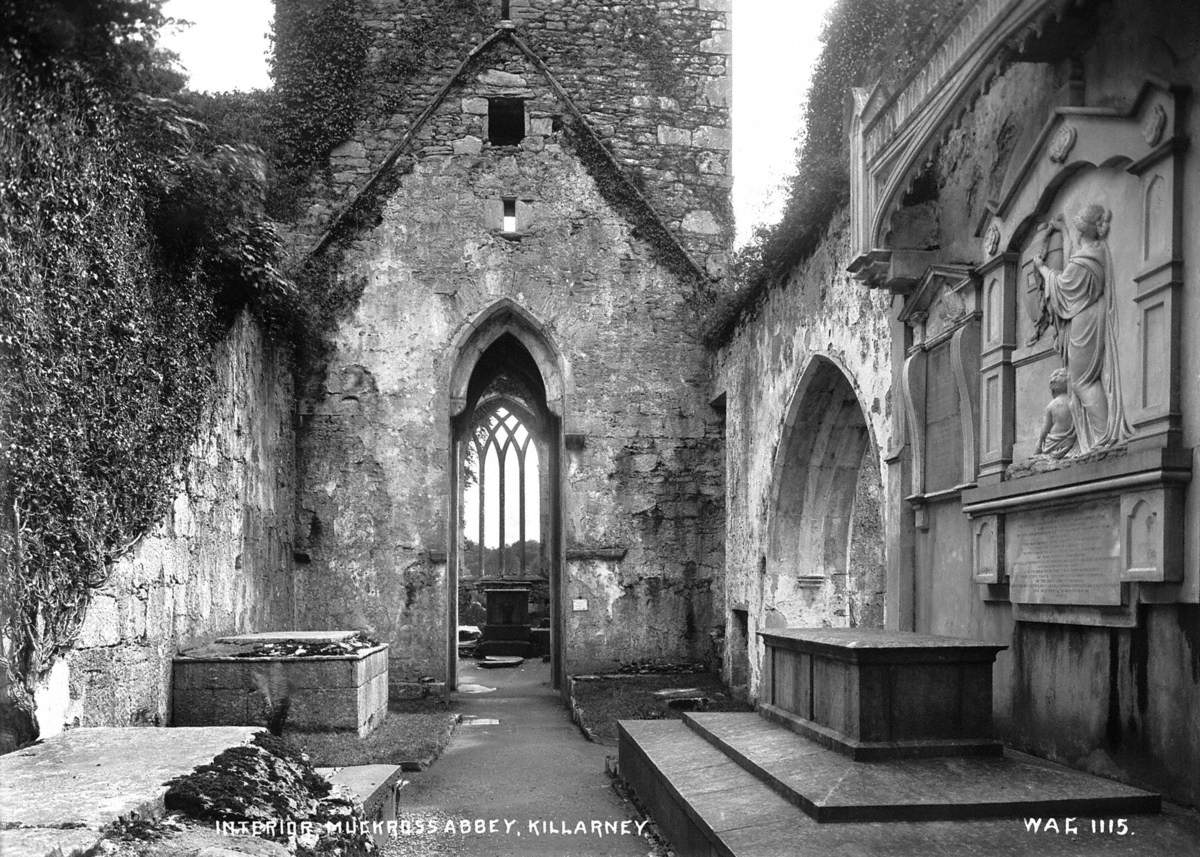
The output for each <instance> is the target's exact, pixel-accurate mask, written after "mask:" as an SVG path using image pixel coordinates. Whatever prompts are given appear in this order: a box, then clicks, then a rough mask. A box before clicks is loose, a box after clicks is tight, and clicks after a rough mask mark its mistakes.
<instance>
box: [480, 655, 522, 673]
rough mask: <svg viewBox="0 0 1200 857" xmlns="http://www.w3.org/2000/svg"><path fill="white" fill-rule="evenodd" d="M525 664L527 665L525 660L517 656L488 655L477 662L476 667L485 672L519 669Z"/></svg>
mask: <svg viewBox="0 0 1200 857" xmlns="http://www.w3.org/2000/svg"><path fill="white" fill-rule="evenodd" d="M523 663H525V659H524V658H520V657H517V656H516V655H488V656H487V657H485V658H481V659H480V660H479V661H477V662H476V664H475V665H476V666H478V667H482V668H483V669H485V670H494V669H499V668H502V667H519V666H520V665H521V664H523Z"/></svg>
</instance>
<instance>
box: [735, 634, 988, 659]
mask: <svg viewBox="0 0 1200 857" xmlns="http://www.w3.org/2000/svg"><path fill="white" fill-rule="evenodd" d="M758 635H759V636H760V637H762V638H763V640H765V641H768V643H769V644H770V645H774V646H778V647H779V648H783V649H790V650H792V651H819V652H821V653H822V654H824V655H827V656H830V657H842V658H847V659H853V660H859V659H864V658H869V659H871V660H876V659H885V660H891V659H896V660H901V661H903V660H908V659H912V658H921V657H922V656H923V655H932V656H935V657H936V656H940V655H946V656H952V657H953V656H955V655H957V656H970V655H972V654H975V653H978V654H980V655H984V654H988V653H990V655H991V656H995V653H996V652H999V651H1001V650H1003V649H1007V648H1008V646H1006V645H1004V644H1003V643H988V642H985V641H983V640H969V639H966V638H963V637H941V636H935V635H932V634H914V633H910V632H908V631H882V630H877V629H873V628H779V629H778V630H774V631H759V632H758Z"/></svg>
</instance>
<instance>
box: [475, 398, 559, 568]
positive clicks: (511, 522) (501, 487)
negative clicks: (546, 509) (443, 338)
mask: <svg viewBox="0 0 1200 857" xmlns="http://www.w3.org/2000/svg"><path fill="white" fill-rule="evenodd" d="M523 411H524V409H523V408H520V407H519V406H517V405H516V404H515V403H513V402H510V401H508V400H507V399H496V400H492V401H490V402H486V403H483V404H481V406H480V407H479V409H478V411H477V412H476V418H475V420H474V421H473V426H472V431H471V432H470V434H469V436H468V438H467V443H466V462H465V464H466V473H467V486H466V491H465V498H464V499H465V503H464V513H465V514H464V520H463V536H464V539H465V540H466V541H467V542H473V543H474V546H475V548H476V549H475V550H470V548H469V547H468V551H467V553H468V556H469V559H470V560H473V561H474V564H475V567H474V568H468V569H466V571H467V573H468V574H477V575H478V576H480V577H512V576H515V577H527V576H530V575H531V574H533V573H536V571H537V570H536V569H533V568H532V561H533V560H535V558H537V557H538V556H539V555H540V551H539V550H538V549H537V548H538V542H539V541H540V535H541V533H540V530H541V526H540V519H541V503H540V495H539V479H538V464H539V461H538V450H537V443H536V442H535V437H534V427H533V426H531V425H529V423H530V422H531V417H530V415H529V414H528V413H522V412H523ZM531 554H532V555H531Z"/></svg>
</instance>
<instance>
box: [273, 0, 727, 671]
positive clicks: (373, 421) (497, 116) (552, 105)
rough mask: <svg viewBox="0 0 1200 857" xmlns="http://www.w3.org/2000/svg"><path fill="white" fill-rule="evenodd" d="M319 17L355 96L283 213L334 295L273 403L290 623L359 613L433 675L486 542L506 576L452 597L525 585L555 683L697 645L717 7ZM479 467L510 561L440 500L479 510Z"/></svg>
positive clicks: (445, 9) (711, 529)
mask: <svg viewBox="0 0 1200 857" xmlns="http://www.w3.org/2000/svg"><path fill="white" fill-rule="evenodd" d="M305 2H309V0H301V2H299V3H296V2H290V3H286V4H285V3H284V0H280V3H279V9H280V12H281V13H282V12H284V11H285V10H287V9H288V8H294V7H296V6H297V5H301V6H302V5H304V3H305ZM347 5H349V6H351V7H352V8H353V9H355V10H356V12H355V14H357V15H360V16H361V17H360V18H359V20H358V24H359V26H360V27H361V30H362V32H363V33H364V34H365V35H366V38H367V45H366V54H365V56H366V60H365V63H364V72H363V84H362V85H363V92H362V94H363V97H364V103H365V104H366V107H365V108H364V109H363V111H362V115H361V117H360V119H359V121H358V122H357V124H356V125H355V127H354V129H353V131H352V132H351V134H350V135H349V138H348V139H346V140H345V141H344V142H342V143H341V144H340V145H339V146H338V147H337V148H336V149H334V151H333V152H332V154H331V155H330V157H329V159H328V164H327V168H326V169H318V170H317V171H316V174H314V176H313V178H312V182H311V184H310V186H309V188H310V192H309V197H310V198H309V199H308V200H307V201H306V204H305V206H304V207H303V210H304V211H305V212H306V213H305V215H304V216H303V218H302V219H301V221H300V222H298V223H296V224H294V227H295V230H294V235H295V238H296V246H297V252H298V253H299V254H300V255H302V256H304V257H308V258H309V259H312V260H314V261H321V262H322V263H323V264H325V265H326V266H328V269H329V270H331V271H332V278H333V280H334V282H335V283H336V284H337V285H338V286H339V291H341V292H344V293H345V294H347V295H349V296H350V297H348V298H347V299H346V300H345V301H343V302H342V304H341V306H340V307H339V308H338V309H337V310H336V317H334V318H331V319H330V320H329V324H330V333H329V334H328V337H327V341H326V342H325V343H324V344H323V349H322V351H323V357H322V358H321V359H320V360H319V361H317V364H318V365H314V366H313V367H312V372H311V374H310V377H309V383H308V384H307V388H306V389H303V390H301V391H300V395H301V398H300V403H299V422H298V427H297V431H298V440H297V450H298V468H299V483H298V500H297V515H298V521H297V524H298V536H297V537H298V546H297V552H296V558H297V565H296V581H295V587H296V603H297V621H298V623H299V624H298V627H302V628H304V627H309V628H319V627H333V626H340V627H346V626H349V627H360V626H361V627H369V628H370V629H372V630H373V632H374V633H375V634H376V635H377V636H378V637H379V638H380V639H381V640H383V641H385V642H389V643H390V644H391V646H392V649H391V663H392V675H393V680H403V679H405V678H412V677H416V676H418V675H422V674H428V675H434V676H440V675H441V674H443V672H445V673H446V674H447V676H448V678H450V680H451V681H453V680H454V679H453V676H454V673H453V669H449V670H448V669H447V664H449V665H451V666H452V665H453V664H454V658H453V653H454V650H455V640H456V635H455V634H454V626H455V624H456V614H457V609H456V605H457V603H458V598H459V594H460V590H459V584H460V583H461V582H462V580H464V579H466V578H471V577H473V576H478V568H479V567H480V565H479V563H480V562H481V559H480V557H481V556H482V555H485V554H486V556H485V557H484V559H483V560H482V561H483V563H484V565H486V564H487V563H488V562H492V563H493V565H496V564H497V563H499V562H500V558H501V557H509V559H508V566H507V567H506V568H504V570H503V571H497V569H491V570H489V568H483V577H484V578H485V581H484V583H483V585H480V584H479V581H476V582H475V583H476V586H477V588H484V587H485V586H486V585H489V584H487V582H486V581H487V579H490V578H489V575H491V574H493V573H496V574H498V575H500V578H499V579H498V583H497V585H499V584H500V583H509V582H513V581H516V582H517V583H521V584H524V585H532V586H533V588H534V590H538V588H539V584H541V591H543V592H544V593H545V597H546V599H547V604H546V608H547V609H546V613H547V615H546V622H545V623H544V624H546V625H548V626H549V627H550V628H551V639H552V640H553V643H552V646H551V648H552V650H553V653H554V658H553V668H554V676H555V679H556V681H558V680H560V679H561V677H562V675H564V674H565V672H566V671H568V670H569V671H571V672H575V671H579V670H581V669H588V670H590V669H600V668H611V667H613V666H615V665H616V664H618V663H621V662H628V661H632V660H641V659H649V658H654V659H681V658H702V657H706V656H708V655H709V654H710V652H709V649H710V646H711V643H710V631H711V630H712V629H713V627H714V623H715V622H716V621H718V620H719V617H720V616H721V615H722V610H723V608H722V605H721V604H720V598H721V594H720V593H721V590H722V579H721V575H722V569H723V564H724V553H723V535H724V510H723V493H724V484H723V477H722V473H723V461H724V455H725V452H724V426H723V415H722V413H721V411H720V410H719V409H718V408H716V407H714V406H713V397H712V394H711V391H710V387H709V382H708V378H709V377H710V355H709V353H708V352H707V351H706V349H705V347H704V344H703V342H702V338H701V327H702V315H703V312H704V310H705V309H706V307H707V306H708V305H709V302H711V300H712V299H713V297H714V296H715V294H716V293H717V292H718V291H719V290H720V289H721V288H722V285H721V279H722V277H723V276H724V271H725V266H726V264H727V262H728V254H729V251H730V245H731V239H732V215H731V209H730V201H729V187H730V184H731V179H730V175H729V149H730V127H729V72H730V68H729V49H730V32H729V29H728V26H729V8H728V7H729V4H728V2H727V0H677V1H676V2H650V0H638V1H637V2H627V3H623V4H621V5H619V6H614V5H612V4H608V3H604V2H600V0H511V2H498V1H497V2H482V0H459V2H451V3H447V2H445V0H405V2H398V0H365V2H361V3H359V4H357V5H354V4H347ZM400 67H402V70H403V72H404V73H403V75H402V76H403V84H402V85H400V86H393V85H392V84H393V82H394V80H395V79H396V77H395V75H396V73H397V68H400ZM504 420H510V421H511V425H509V427H508V429H504V428H502V427H500V428H498V426H500V424H501V423H502V422H503V421H504ZM513 426H517V428H513ZM485 436H486V438H485ZM480 438H485V439H486V440H488V441H489V442H490V440H495V441H496V444H497V446H496V449H497V450H500V449H501V446H502V445H503V444H504V443H507V442H508V441H509V440H512V441H513V443H514V444H515V445H521V444H524V445H525V446H524V447H523V450H524V451H523V452H522V455H523V456H525V458H524V459H523V460H534V459H535V463H534V464H533V470H532V471H531V472H532V473H533V475H532V476H528V477H526V476H525V475H516V476H515V475H514V474H518V473H521V474H523V471H520V470H519V469H518V470H513V471H507V470H506V468H505V467H503V466H502V467H499V468H498V469H493V470H489V469H488V466H487V465H483V466H480V465H479V464H478V461H477V460H476V459H473V458H471V449H472V448H474V447H475V445H476V441H477V440H478V439H480ZM525 438H529V439H530V440H525ZM480 449H482V447H480ZM529 449H533V450H535V451H536V454H535V453H533V452H529V451H528V450H529ZM487 454H488V453H487V452H486V450H483V455H485V456H486V455H487ZM494 454H501V453H499V452H498V453H494ZM505 472H507V473H508V487H507V488H504V489H502V490H501V491H499V492H497V494H496V495H494V496H496V497H497V499H498V498H499V497H501V496H502V497H504V498H505V499H504V501H502V502H505V503H507V506H508V509H509V512H508V513H506V514H501V516H500V520H501V521H505V522H506V523H507V525H508V535H507V536H504V535H501V536H500V537H499V540H498V541H499V544H500V545H502V546H507V545H510V544H511V545H513V547H512V548H511V550H510V549H508V548H507V547H506V548H505V549H503V550H492V551H491V553H489V552H488V550H487V548H488V547H489V542H488V540H489V536H488V535H485V534H484V533H483V530H482V529H478V528H477V523H476V520H477V518H476V516H478V515H480V512H479V504H480V501H479V500H478V499H475V500H471V499H469V496H468V495H469V494H470V492H471V491H476V490H478V491H482V492H483V494H482V496H483V497H484V500H483V503H485V504H486V503H490V502H493V501H491V500H488V499H487V498H488V497H489V496H493V495H491V494H489V493H488V492H491V491H494V490H495V487H496V482H497V480H498V479H502V478H503V477H502V476H501V474H503V473H505ZM480 483H484V484H483V485H481V484H480ZM474 496H475V497H476V498H478V496H480V495H479V494H478V493H476V494H475V495H474ZM518 506H519V508H520V511H519V512H514V511H513V510H514V509H517V508H518ZM514 516H515V517H514ZM482 526H483V525H482V523H480V524H478V527H482ZM488 528H490V529H495V524H494V523H493V524H489V525H488ZM477 532H478V533H480V535H479V536H478V537H477V536H476V535H475V534H476V533H477ZM502 532H503V531H502ZM534 534H536V538H533V537H531V536H532V535H534ZM490 539H491V540H492V541H496V536H495V535H494V534H493V535H491V536H490ZM481 543H482V544H484V546H485V549H484V550H481V549H480V547H479V545H480V544H481ZM518 543H519V546H518ZM520 549H525V550H526V551H527V552H528V554H529V556H527V557H525V558H524V559H520V560H518V559H516V558H515V557H517V555H518V553H519V552H520ZM529 557H536V560H537V561H536V562H532V561H530V558H529ZM493 561H494V562H493ZM521 563H525V564H524V565H522V564H521ZM497 568H501V567H500V566H497ZM504 577H507V578H509V580H505V579H503V578H504ZM535 606H536V605H535Z"/></svg>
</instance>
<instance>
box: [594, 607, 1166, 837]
mask: <svg viewBox="0 0 1200 857" xmlns="http://www.w3.org/2000/svg"><path fill="white" fill-rule="evenodd" d="M760 636H761V637H762V638H763V641H764V642H765V643H766V645H767V654H766V663H765V664H764V669H763V681H764V685H765V686H764V688H763V696H762V699H764V700H766V701H764V702H760V704H759V711H758V714H751V713H742V712H732V713H725V712H710V713H690V714H684V715H683V721H682V722H679V721H674V720H665V721H664V720H648V721H636V720H623V721H620V722H619V723H618V733H619V741H620V749H619V757H620V760H619V766H620V771H621V776H622V777H623V778H624V779H625V780H626V782H627V783H628V784H629V785H630V786H631V788H632V789H633V790H634V791H635V792H636V793H637V795H638V797H639V799H640V800H641V801H642V802H643V803H644V804H645V805H646V806H647V808H648V810H649V812H650V814H651V815H652V816H653V817H654V819H655V820H656V821H657V822H658V823H659V825H660V826H661V827H662V828H663V830H664V832H665V833H666V835H667V836H668V838H669V839H670V840H671V842H672V845H673V846H674V848H675V850H676V852H677V853H680V854H711V853H721V854H737V853H739V852H740V853H746V854H750V853H780V854H783V853H787V854H793V853H801V849H799V848H798V847H797V845H798V840H797V838H796V833H797V831H803V832H804V834H805V836H811V837H815V838H814V839H813V840H812V841H813V842H814V843H819V844H816V845H814V847H812V848H811V849H810V850H808V851H807V852H805V853H813V854H820V853H832V852H833V851H835V850H838V849H837V847H834V846H836V845H839V844H840V842H841V840H839V839H838V838H837V835H836V834H824V833H821V832H820V829H821V828H822V827H827V825H825V824H823V823H824V822H839V823H841V824H845V823H851V824H852V823H858V822H878V821H906V822H914V823H923V822H946V821H954V820H962V819H988V818H1019V817H1022V816H1042V817H1045V816H1051V815H1056V816H1085V815H1086V816H1089V817H1101V816H1108V815H1113V816H1117V815H1120V816H1128V815H1129V814H1131V813H1157V812H1159V810H1160V808H1161V798H1160V797H1159V795H1157V794H1153V793H1150V792H1146V791H1142V790H1140V789H1136V788H1132V787H1129V786H1125V785H1122V784H1120V783H1115V782H1111V781H1109V780H1105V779H1102V778H1099V777H1094V776H1090V775H1088V774H1084V773H1081V772H1079V771H1073V770H1070V769H1067V768H1063V767H1061V766H1058V765H1052V764H1049V763H1046V762H1043V761H1042V760H1038V759H1033V758H1032V757H1028V756H1023V755H1021V754H1017V753H1012V752H1007V751H1005V750H1004V749H1003V747H1002V746H1001V745H1000V744H999V743H997V742H996V741H995V740H993V739H992V737H991V728H992V724H991V721H992V690H991V670H992V662H993V659H994V658H995V656H996V653H997V652H998V651H999V650H1001V649H1003V648H1004V646H1001V645H996V644H993V643H986V642H981V641H977V640H962V639H955V638H947V637H933V636H925V635H920V634H911V633H905V632H885V631H873V630H867V629H832V628H811V629H810V628H794V629H784V630H778V631H771V632H760ZM812 822H817V825H816V827H813V826H812ZM841 824H838V825H834V826H837V827H840V826H841ZM768 829H770V830H777V831H778V835H777V836H772V837H770V838H769V841H758V840H757V839H756V840H755V841H753V842H749V841H746V838H745V834H746V832H747V831H753V830H763V831H765V830H768ZM1010 829H1011V828H1010ZM934 833H935V831H934V830H933V829H932V828H931V829H928V830H925V831H923V835H925V836H928V837H930V841H932V837H933V835H934ZM936 834H937V836H939V837H943V838H945V837H947V836H948V837H950V839H947V840H946V841H947V842H950V841H951V839H953V840H955V841H957V842H958V843H959V844H960V845H965V844H966V843H967V842H968V841H969V840H970V838H971V834H970V833H968V832H967V831H966V830H965V829H963V830H961V831H952V830H950V829H949V828H946V827H941V828H938V829H937V830H936ZM985 838H986V837H985ZM1030 841H1031V842H1032V840H1030ZM768 844H769V846H770V847H764V846H767V845H768ZM929 844H930V842H925V843H923V846H922V848H921V850H920V851H919V852H918V851H914V852H913V853H926V851H925V849H926V847H927V846H928V845H929ZM742 846H745V851H742ZM1037 847H1040V846H1037ZM977 850H978V849H976V848H965V847H964V848H959V849H958V850H955V851H954V853H976V851H977ZM880 853H882V852H880ZM939 853H941V852H939ZM946 853H950V851H949V850H947V852H946Z"/></svg>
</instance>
